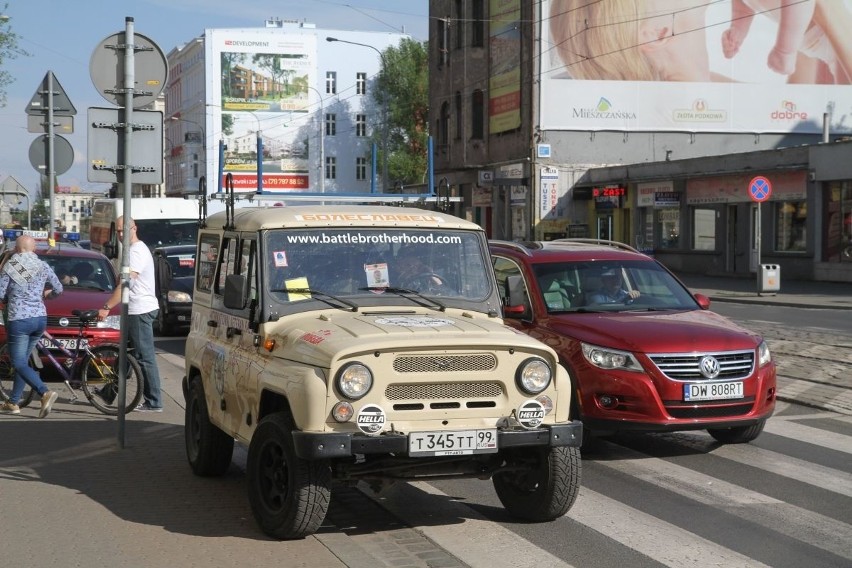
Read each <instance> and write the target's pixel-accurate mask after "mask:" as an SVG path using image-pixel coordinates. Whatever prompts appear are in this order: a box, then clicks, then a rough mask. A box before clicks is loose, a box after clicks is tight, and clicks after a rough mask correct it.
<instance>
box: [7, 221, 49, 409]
mask: <svg viewBox="0 0 852 568" xmlns="http://www.w3.org/2000/svg"><path fill="white" fill-rule="evenodd" d="M35 247H36V243H35V239H33V238H32V237H31V236H29V235H23V236H21V237H18V239H17V241H16V242H15V251H16V252H15V254H13V255H12V257H11V258H10V259H9V261H8V262H7V263H6V264H5V265H4V266H3V269H2V271H0V298H7V302H6V342H7V344H8V346H9V358H10V360H11V363H12V366H13V367H14V368H15V386H14V387H13V388H12V394H11V395H10V396H9V400H7V401H6V402H4V403H3V405H2V406H0V411H2V412H5V413H7V414H20V413H21V409H20V407H19V406H18V402H19V401H20V400H21V396H22V395H23V393H24V387H25V386H26V385H29V386H30V388H32V389H33V390H35V391H37V392H38V393H39V394H40V395H41V408H40V409H39V413H38V417H39V418H44V417H46V416H47V415H48V414H50V409H51V408H52V407H53V403H54V402H56V397H57V394H56V392H55V391H52V390H50V389H48V388H47V385H45V384H44V382H43V381H42V380H41V377H40V376H39V374H38V373H37V372H36V371H35V370H34V369H32V368H31V367H30V366H29V365H28V364H27V359H28V358H29V356H30V353H31V352H32V350H33V347H35V345H36V343H37V342H38V341H39V339H41V335H42V333H44V330H45V328H46V327H47V309H46V308H45V307H44V300H45V299H47V298H53V297H55V296H58V295H59V294H61V293H62V292H63V288H62V282H60V281H59V278H58V277H57V276H56V273H55V272H53V269H52V268H50V265H48V264H47V263H46V262H44V261H43V260H41V259H40V258H38V256H37V255H36V254H35V252H34V251H35ZM46 284H49V285H50V286H51V287H52V289H47V288H46V287H45V285H46Z"/></svg>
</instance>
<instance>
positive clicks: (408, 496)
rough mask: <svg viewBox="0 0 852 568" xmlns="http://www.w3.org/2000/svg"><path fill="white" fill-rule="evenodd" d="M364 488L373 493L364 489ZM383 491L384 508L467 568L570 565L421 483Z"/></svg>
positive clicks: (397, 486)
mask: <svg viewBox="0 0 852 568" xmlns="http://www.w3.org/2000/svg"><path fill="white" fill-rule="evenodd" d="M365 493H366V494H367V495H372V492H371V491H369V490H365ZM392 493H395V495H392ZM385 496H387V498H383V499H382V500H381V505H382V506H383V507H385V508H386V509H388V510H389V511H391V512H392V513H393V514H394V515H396V516H397V517H399V518H400V519H402V520H403V521H405V522H406V523H407V524H408V525H410V526H412V527H417V530H418V531H420V532H421V533H423V534H424V535H426V536H427V537H429V538H430V539H432V540H433V541H434V542H435V543H437V544H438V545H439V546H440V547H441V548H443V549H444V550H446V551H447V552H449V553H450V554H452V555H453V556H455V557H456V558H458V559H459V560H461V561H462V562H464V563H466V564H468V565H469V566H471V567H472V568H479V567H482V568H493V566H495V559H499V565H500V566H535V568H572V567H571V566H570V565H568V564H566V563H565V562H564V561H563V560H562V559H560V558H557V557H556V556H553V555H552V554H550V553H548V552H547V551H545V550H542V549H541V548H539V547H538V546H535V545H534V544H533V543H531V542H530V541H528V540H526V539H525V538H523V537H521V536H519V535H517V534H515V533H514V532H512V531H510V530H508V529H505V528H503V527H501V526H500V525H498V524H496V523H494V522H493V521H490V520H488V519H486V518H485V517H484V516H483V515H481V514H480V513H478V512H477V511H475V510H474V509H472V508H470V507H468V506H467V505H464V504H462V503H459V502H457V501H454V500H452V499H450V498H449V496H448V495H447V494H446V493H443V492H442V491H440V490H439V489H437V488H435V487H433V486H432V485H429V484H428V483H426V482H423V481H413V482H409V483H397V484H395V485H393V486H391V487H390V488H388V489H386V490H385V491H384V492H382V497H385ZM436 497H441V498H436ZM569 514H570V513H569ZM435 518H440V519H461V520H462V521H461V523H462V526H459V523H455V522H450V523H437V524H436V523H435V522H434V519H435Z"/></svg>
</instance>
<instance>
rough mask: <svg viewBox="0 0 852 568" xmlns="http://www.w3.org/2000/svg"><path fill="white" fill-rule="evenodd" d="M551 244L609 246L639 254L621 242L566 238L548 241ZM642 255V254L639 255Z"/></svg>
mask: <svg viewBox="0 0 852 568" xmlns="http://www.w3.org/2000/svg"><path fill="white" fill-rule="evenodd" d="M548 242H551V243H588V244H593V245H607V246H611V247H613V248H618V249H621V250H626V251H629V252H635V253H639V251H638V250H636V249H635V248H633V247H632V246H630V245H628V244H626V243H622V242H619V241H610V240H607V239H590V238H565V239H554V240H552V241H548ZM639 254H641V253H639Z"/></svg>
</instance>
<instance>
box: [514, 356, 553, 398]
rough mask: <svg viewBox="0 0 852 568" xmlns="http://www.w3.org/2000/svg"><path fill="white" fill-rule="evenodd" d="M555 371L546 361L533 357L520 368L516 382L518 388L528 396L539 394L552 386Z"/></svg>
mask: <svg viewBox="0 0 852 568" xmlns="http://www.w3.org/2000/svg"><path fill="white" fill-rule="evenodd" d="M551 378H553V370H552V369H551V368H550V365H548V364H547V362H546V361H545V360H544V359H539V358H538V357H531V358H529V359H526V360H525V361H523V362H522V363H521V364H520V365H519V366H518V371H517V373H516V374H515V380H516V381H517V383H518V388H519V389H521V390H522V391H524V392H525V393H527V394H538V393H540V392H541V391H543V390H544V389H546V388H547V387H548V385H550V379H551Z"/></svg>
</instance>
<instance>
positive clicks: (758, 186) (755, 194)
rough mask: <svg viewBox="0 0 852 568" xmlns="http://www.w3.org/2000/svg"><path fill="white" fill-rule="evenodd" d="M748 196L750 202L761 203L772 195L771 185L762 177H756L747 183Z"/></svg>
mask: <svg viewBox="0 0 852 568" xmlns="http://www.w3.org/2000/svg"><path fill="white" fill-rule="evenodd" d="M748 195H749V197H751V200H752V201H756V202H758V203H762V202H763V201H766V200H767V199H769V196H770V195H772V183H771V182H770V181H769V180H768V179H766V178H765V177H763V176H756V177H753V178H752V179H751V181H750V182H748Z"/></svg>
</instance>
